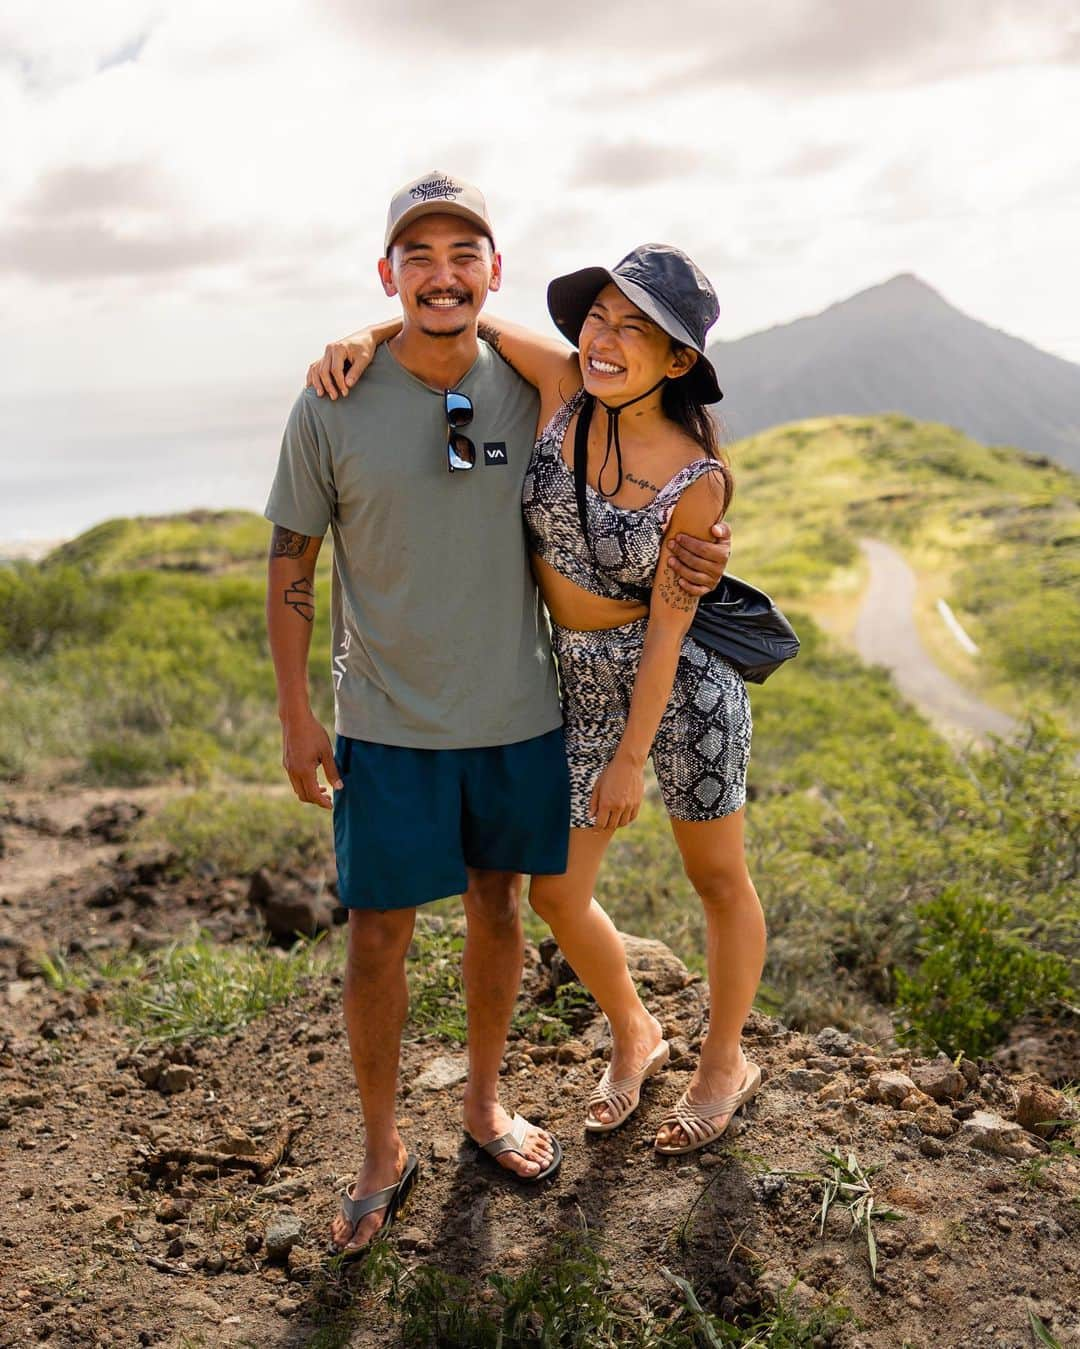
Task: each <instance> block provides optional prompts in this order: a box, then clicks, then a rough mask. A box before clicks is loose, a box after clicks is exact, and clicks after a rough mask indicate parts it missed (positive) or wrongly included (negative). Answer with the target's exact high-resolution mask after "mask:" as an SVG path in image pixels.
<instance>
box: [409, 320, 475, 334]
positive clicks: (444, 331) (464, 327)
mask: <svg viewBox="0 0 1080 1349" xmlns="http://www.w3.org/2000/svg"><path fill="white" fill-rule="evenodd" d="M420 331H421V332H422V333H423V334H424V336H425V337H460V336H461V335H462V334H463V333H467V332H468V331H469V325H468V324H467V323H463V324H462V325H461V327H460V328H449V329H448V328H439V329H434V328H425V327H424V326H423V324H421V325H420Z"/></svg>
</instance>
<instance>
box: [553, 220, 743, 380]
mask: <svg viewBox="0 0 1080 1349" xmlns="http://www.w3.org/2000/svg"><path fill="white" fill-rule="evenodd" d="M609 283H610V284H612V285H615V286H617V287H618V288H619V290H620V291H621V292H622V293H623V295H625V296H626V298H627V299H628V300H629V301H630V303H631V304H633V305H636V306H637V308H638V309H640V310H641V312H642V313H643V314H646V315H647V316H648V317H649V318H651V319H652V321H653V322H654V323H655V324H657V325H658V326H659V327H660V328H662V329H663V330H664V332H666V333H667V334H668V336H669V337H673V338H674V339H675V341H676V342H680V343H681V344H682V345H683V346H686V347H691V348H692V349H693V350H694V351H696V352H697V354H698V359H697V360H696V361H695V362H694V367H693V369H692V370H690V371H689V372H688V373H687V374H685V375H683V376H682V379H683V380H684V381H685V383H686V385H687V392H688V393H691V394H692V395H693V397H694V398H695V399H696V400H697V401H699V402H702V403H718V402H719V401H720V399H721V398H723V396H724V395H723V393H722V392H721V389H720V385H719V384H718V383H717V381H716V371H715V370H714V369H713V367H712V362H711V361H710V360H709V359H708V357H707V356H706V355H705V334H706V333H707V332H708V330H709V329H710V328H711V327H712V325H713V324H714V323H715V322H716V319H717V316H718V315H719V313H720V306H719V305H718V304H717V301H716V292H715V291H714V290H713V288H712V284H711V283H710V281H709V278H708V277H707V276H706V275H705V274H704V272H702V271H701V270H700V268H698V267H697V266H695V264H694V263H693V262H692V261H691V260H690V258H688V257H687V256H686V254H685V253H684V252H683V251H682V250H681V249H679V248H673V247H672V246H671V245H670V244H641V245H640V246H639V247H638V248H635V249H634V250H633V251H632V252H630V253H627V255H626V257H625V258H623V259H622V261H621V262H617V263H616V264H615V266H614V267H612V268H611V270H610V271H609V270H608V269H607V268H606V267H583V268H582V269H581V270H580V271H577V272H570V273H569V274H568V275H566V276H557V277H556V278H555V280H554V281H552V282H551V284H550V285H549V286H548V312H549V313H550V314H551V317H552V318H553V319H554V320H555V326H556V327H557V328H558V330H559V331H560V332H561V333H562V334H563V336H564V337H567V338H569V340H570V341H571V342H572V343H573V344H574V346H575V347H576V346H577V344H578V337H579V335H580V333H581V325H582V324H583V323H584V322H585V318H586V316H587V314H588V312H589V308H590V306H591V305H592V303H593V301H594V300H595V299H596V297H597V296H598V295H599V294H600V292H601V291H602V290H603V289H604V287H605V286H606V285H608V284H609Z"/></svg>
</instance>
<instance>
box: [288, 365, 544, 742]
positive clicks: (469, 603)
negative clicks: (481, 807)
mask: <svg viewBox="0 0 1080 1349" xmlns="http://www.w3.org/2000/svg"><path fill="white" fill-rule="evenodd" d="M455 388H456V389H457V390H458V391H460V392H461V393H465V394H467V395H468V396H469V398H470V399H471V400H472V404H473V409H474V417H473V421H472V422H471V423H470V424H469V425H468V426H467V427H465V428H463V430H464V434H466V435H467V436H468V437H469V439H470V440H472V442H473V443H474V445H475V446H476V466H475V467H474V468H472V469H469V470H467V471H464V472H461V471H459V472H455V473H450V472H449V471H448V468H447V456H446V441H447V425H446V415H445V411H444V401H443V395H442V393H441V392H439V391H437V390H434V389H432V388H429V387H428V385H426V384H424V383H423V382H422V381H421V380H419V379H417V378H416V377H415V376H414V375H412V374H410V373H409V371H407V370H406V369H405V368H404V367H403V366H401V365H400V364H399V363H398V362H397V360H396V359H395V358H394V356H393V355H392V353H391V352H390V351H389V349H388V348H387V347H386V346H380V347H379V348H378V351H377V353H376V356H375V359H374V361H373V362H372V364H371V366H370V367H369V368H368V370H367V371H366V372H365V374H364V376H363V378H362V379H361V380H360V382H359V383H358V384H357V385H356V386H355V387H354V388H353V390H352V391H351V392H350V394H349V396H348V398H339V399H337V400H336V401H331V400H330V399H329V398H326V397H323V398H319V397H317V396H316V395H315V393H314V392H313V390H311V389H306V390H305V391H304V392H303V393H302V394H301V395H300V397H299V398H298V399H297V400H296V403H295V405H294V407H293V410H292V413H291V415H290V417H289V421H288V425H287V426H286V428H285V435H284V439H283V441H282V445H281V455H280V458H279V461H278V467H277V474H276V476H275V478H274V483H273V487H272V489H271V491H270V497H269V500H268V501H267V504H266V510H265V511H264V514H265V515H266V517H267V519H269V520H272V521H273V522H274V524H276V525H281V526H282V527H283V528H285V529H290V530H293V531H295V532H296V533H299V534H307V535H309V536H313V537H319V538H321V537H322V536H323V535H324V534H325V533H326V529H327V527H328V526H329V527H330V529H331V530H332V531H333V539H334V563H333V580H332V588H331V617H332V623H333V639H332V640H333V650H332V652H331V657H332V659H331V673H332V676H333V680H334V687H335V705H336V716H335V726H336V729H337V732H338V733H339V734H340V735H346V736H350V737H352V738H354V739H358V740H373V741H376V742H378V743H380V744H386V745H407V746H412V747H415V748H421V749H467V748H473V747H477V746H483V745H507V744H512V743H514V742H515V741H519V740H528V739H530V738H531V737H533V736H537V735H543V734H544V733H546V732H547V731H551V730H554V729H555V727H557V726H558V725H559V724H560V721H561V717H560V712H559V700H558V693H557V688H556V681H555V670H554V665H553V661H552V657H551V649H550V645H549V639H548V629H547V622H546V619H545V617H544V614H543V610H542V608H541V605H540V599H539V595H538V593H537V590H536V585H535V583H534V581H533V577H532V573H531V571H530V569H529V559H528V553H527V550H526V544H525V532H524V528H523V525H522V518H521V486H522V480H523V478H524V475H525V470H526V467H527V466H528V461H529V456H530V454H531V452H532V445H533V440H534V437H535V431H536V418H537V413H538V409H539V404H538V399H537V396H536V393H535V391H534V390H533V389H532V388H530V387H529V385H527V384H525V383H524V381H522V380H521V379H519V378H518V376H517V375H516V374H515V373H514V372H513V371H512V370H511V369H510V367H509V366H508V365H507V364H506V363H505V362H504V361H503V360H501V359H500V357H498V356H497V355H496V354H495V353H494V352H493V351H492V350H491V348H490V347H488V346H487V345H486V344H485V343H483V342H481V343H480V352H479V355H478V356H477V358H476V361H475V363H474V364H473V366H472V367H471V369H470V370H469V372H468V373H467V374H466V375H465V377H464V378H463V379H462V380H461V381H459V383H458V384H457V385H456V386H455Z"/></svg>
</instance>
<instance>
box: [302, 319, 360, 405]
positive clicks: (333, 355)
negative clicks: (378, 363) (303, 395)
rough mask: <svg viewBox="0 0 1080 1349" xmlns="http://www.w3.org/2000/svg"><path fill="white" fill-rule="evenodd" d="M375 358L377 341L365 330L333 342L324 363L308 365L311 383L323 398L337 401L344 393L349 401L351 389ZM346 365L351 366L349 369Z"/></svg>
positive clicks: (327, 349)
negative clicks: (324, 395)
mask: <svg viewBox="0 0 1080 1349" xmlns="http://www.w3.org/2000/svg"><path fill="white" fill-rule="evenodd" d="M374 356H375V342H374V340H373V339H372V336H371V331H370V329H367V328H361V330H360V331H359V332H356V333H350V334H349V336H348V337H343V338H342V339H341V341H340V342H331V343H330V345H329V346H328V347H327V348H326V351H325V352H324V353H323V358H322V360H321V361H313V362H312V363H311V365H309V366H308V372H307V383H308V384H310V385H311V387H312V388H313V389H314V390H315V392H316V393H317V394H318V395H319V397H320V398H321V397H322V396H323V394H324V393H325V394H329V395H330V397H331V399H333V400H334V401H335V402H336V401H337V396H338V394H340V395H341V396H342V398H348V396H349V390H350V389H351V388H352V386H353V385H354V384H355V383H356V381H357V380H358V379H359V378H360V376H361V375H362V374H363V373H364V371H365V370H366V369H367V368H368V366H369V365H370V364H371V362H372V360H373V358H374ZM346 365H347V366H348V367H349V368H348V370H346V369H345V367H346Z"/></svg>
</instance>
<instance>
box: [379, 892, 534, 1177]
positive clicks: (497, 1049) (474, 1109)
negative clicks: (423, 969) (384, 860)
mask: <svg viewBox="0 0 1080 1349" xmlns="http://www.w3.org/2000/svg"><path fill="white" fill-rule="evenodd" d="M462 898H463V901H464V905H465V920H466V923H467V924H468V927H467V934H466V938H465V951H464V954H463V956H462V962H461V969H462V979H463V982H464V985H465V1007H466V1011H467V1013H468V1024H469V1080H468V1082H467V1083H466V1084H465V1129H466V1132H468V1133H469V1134H470V1135H471V1136H472V1137H473V1138H475V1139H476V1141H477V1142H478V1143H487V1142H489V1141H490V1140H491V1139H492V1138H497V1137H498V1136H499V1135H500V1134H504V1133H506V1132H507V1130H508V1129H509V1128H510V1126H511V1124H512V1122H513V1117H512V1115H510V1114H507V1112H506V1111H505V1110H504V1109H503V1108H502V1106H501V1105H500V1104H499V1065H500V1063H501V1062H502V1057H503V1054H504V1053H505V1052H506V1036H507V1032H508V1031H509V1029H510V1018H511V1017H512V1016H513V1013H514V1002H515V1000H516V999H517V994H518V988H519V987H520V985H521V964H522V959H523V956H524V951H525V938H524V935H523V933H522V930H521V877H520V876H519V875H517V873H516V872H513V871H476V870H474V869H473V868H471V867H470V868H469V888H468V890H467V891H466V893H465V894H464V895H463V896H462ZM550 1139H551V1136H550V1134H548V1133H547V1132H546V1131H545V1130H543V1129H537V1128H532V1129H530V1131H529V1134H528V1136H527V1138H526V1141H525V1150H524V1153H525V1155H524V1156H522V1155H521V1154H520V1153H517V1152H504V1153H502V1154H501V1155H500V1156H499V1157H498V1158H497V1159H496V1160H497V1161H499V1163H500V1164H501V1165H503V1166H505V1167H506V1168H507V1169H508V1170H511V1171H515V1172H516V1173H517V1174H518V1175H519V1176H535V1175H537V1174H538V1173H539V1172H540V1171H542V1170H544V1169H545V1168H546V1167H547V1166H548V1165H549V1163H550V1162H551V1160H552V1158H553V1157H554V1155H555V1154H554V1151H553V1150H552V1148H551V1142H550ZM386 1183H389V1182H386Z"/></svg>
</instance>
